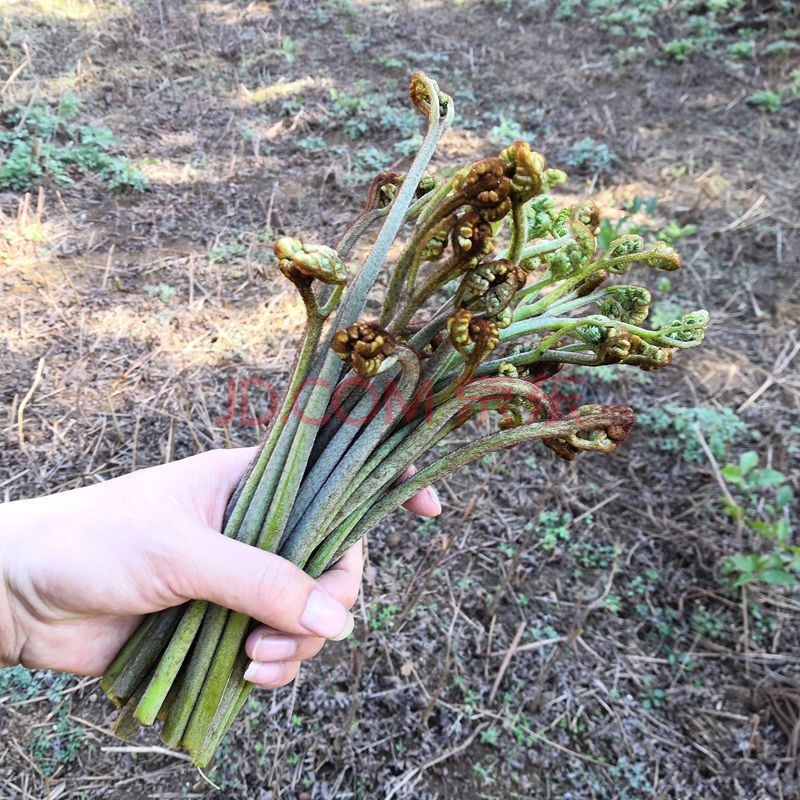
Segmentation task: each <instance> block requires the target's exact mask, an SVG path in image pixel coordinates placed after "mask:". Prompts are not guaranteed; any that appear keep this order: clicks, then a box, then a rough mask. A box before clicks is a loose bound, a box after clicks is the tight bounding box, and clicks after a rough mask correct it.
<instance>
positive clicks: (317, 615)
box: [175, 529, 353, 639]
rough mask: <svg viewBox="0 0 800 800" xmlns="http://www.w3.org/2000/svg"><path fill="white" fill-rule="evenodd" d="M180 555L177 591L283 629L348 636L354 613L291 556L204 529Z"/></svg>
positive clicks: (186, 596) (188, 597)
mask: <svg viewBox="0 0 800 800" xmlns="http://www.w3.org/2000/svg"><path fill="white" fill-rule="evenodd" d="M199 537H200V540H199V541H198V537H197V536H191V537H186V539H187V541H186V544H185V546H184V548H183V551H182V552H181V553H180V554H178V564H177V569H176V570H175V573H176V574H177V577H178V579H177V583H178V585H177V586H176V590H177V593H178V594H179V595H180V596H182V597H185V598H186V599H187V600H189V599H193V600H194V599H196V600H208V601H210V602H212V603H216V604H217V605H220V606H224V607H225V608H230V609H232V610H233V611H239V612H241V613H243V614H247V615H248V616H250V617H253V618H254V619H256V620H258V621H259V622H262V623H263V624H265V625H268V626H270V627H271V628H275V629H277V630H280V631H285V632H286V633H292V634H312V635H314V636H321V637H323V638H325V639H344V638H345V637H347V636H349V635H350V633H351V631H352V630H353V616H352V614H350V612H349V611H348V610H347V609H346V608H345V607H344V606H343V605H342V604H341V603H340V602H339V601H338V600H337V599H336V598H335V597H333V595H331V594H329V593H328V592H327V591H325V589H324V588H323V586H322V585H321V584H320V583H319V582H318V581H316V580H314V579H313V578H312V577H311V576H309V575H306V573H305V572H303V571H302V570H301V569H300V568H299V567H296V566H295V565H294V564H292V563H291V562H289V561H287V560H286V559H285V558H281V557H280V556H277V555H275V554H274V553H267V552H265V551H263V550H259V549H258V548H257V547H251V546H250V545H246V544H244V543H242V542H237V541H236V540H235V539H229V538H228V537H226V536H222V535H220V534H219V533H217V532H215V531H213V530H210V529H204V530H203V531H202V532H201V533H200V534H199Z"/></svg>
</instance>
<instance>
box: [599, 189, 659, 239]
mask: <svg viewBox="0 0 800 800" xmlns="http://www.w3.org/2000/svg"><path fill="white" fill-rule="evenodd" d="M657 204H658V198H657V197H650V198H648V199H647V200H644V199H643V198H641V197H639V195H638V194H637V195H634V197H633V199H632V200H631V201H630V202H626V203H625V204H624V205H623V208H624V209H625V212H626V213H625V214H624V216H622V217H620V218H619V219H618V220H616V221H615V222H611V220H609V219H602V220H600V229H599V231H598V233H597V241H598V243H599V244H600V245H601V246H602V247H608V245H610V244H611V242H613V241H614V239H616V238H617V237H619V236H622V235H623V234H631V233H634V234H636V233H643V232H644V228H643V227H642V226H641V225H634V224H633V223H632V222H631V217H632V216H634V215H635V214H638V213H639V212H642V213H644V214H647V215H648V216H650V215H652V214H653V213H654V212H655V210H656V205H657Z"/></svg>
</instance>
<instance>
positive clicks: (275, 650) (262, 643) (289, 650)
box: [253, 634, 297, 661]
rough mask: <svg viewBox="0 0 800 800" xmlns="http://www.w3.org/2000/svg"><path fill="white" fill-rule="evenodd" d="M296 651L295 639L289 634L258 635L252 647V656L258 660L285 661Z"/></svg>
mask: <svg viewBox="0 0 800 800" xmlns="http://www.w3.org/2000/svg"><path fill="white" fill-rule="evenodd" d="M296 652H297V640H296V639H292V637H291V636H276V635H274V634H270V635H267V636H259V638H258V641H256V644H255V647H254V648H253V656H254V658H256V659H257V660H258V661H286V660H287V659H290V658H292V656H294V655H295V653H296Z"/></svg>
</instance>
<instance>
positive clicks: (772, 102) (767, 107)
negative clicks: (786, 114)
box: [747, 90, 782, 113]
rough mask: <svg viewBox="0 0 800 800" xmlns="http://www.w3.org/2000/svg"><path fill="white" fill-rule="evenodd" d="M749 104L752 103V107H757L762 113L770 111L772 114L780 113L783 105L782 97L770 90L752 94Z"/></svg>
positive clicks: (748, 99)
mask: <svg viewBox="0 0 800 800" xmlns="http://www.w3.org/2000/svg"><path fill="white" fill-rule="evenodd" d="M747 102H748V103H750V105H751V106H756V107H757V108H760V109H761V110H762V111H769V112H770V113H773V112H775V111H780V108H781V104H782V101H781V96H780V95H779V94H778V93H777V92H771V91H768V90H766V91H763V92H755V93H754V94H751V95H750V97H748V98H747Z"/></svg>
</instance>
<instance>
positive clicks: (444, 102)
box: [102, 72, 708, 766]
mask: <svg viewBox="0 0 800 800" xmlns="http://www.w3.org/2000/svg"><path fill="white" fill-rule="evenodd" d="M410 95H411V100H412V102H413V104H414V105H415V106H416V108H417V109H418V110H419V111H420V112H421V113H422V115H423V116H424V117H425V118H426V120H427V133H426V135H425V138H424V140H423V142H422V145H421V146H420V149H419V152H418V153H417V155H416V157H415V159H414V161H413V163H412V165H411V167H410V168H409V170H408V172H407V173H406V174H405V175H398V174H396V173H383V174H381V175H378V176H377V177H376V178H375V179H374V180H373V182H372V184H371V187H370V191H369V193H368V198H367V203H366V207H365V208H364V210H363V211H362V212H361V213H360V214H359V215H358V216H357V217H356V219H355V220H354V221H353V223H352V224H351V225H350V227H349V228H348V229H347V231H346V232H345V233H344V235H343V237H342V238H341V240H340V241H339V243H338V245H337V247H336V248H332V247H327V246H324V245H315V244H309V243H306V242H301V241H299V240H298V239H294V238H291V237H284V238H282V239H280V240H278V242H277V243H276V244H275V255H276V257H277V265H278V268H279V269H280V271H281V272H282V273H283V275H284V276H285V277H286V278H288V279H289V280H290V281H291V282H292V283H293V284H294V285H295V287H296V288H297V291H298V292H299V294H300V297H301V298H302V301H303V303H304V304H305V308H306V312H307V321H306V329H305V335H304V338H303V342H302V345H301V347H300V349H299V351H298V354H297V358H296V362H295V365H294V370H293V372H292V375H291V377H290V379H289V381H288V385H287V388H286V391H285V394H284V398H283V401H282V403H281V407H280V408H279V410H278V412H277V413H276V414H275V415H274V416H273V419H272V423H271V427H270V429H269V431H268V434H267V436H266V438H265V440H264V442H263V443H262V445H261V448H260V450H259V452H258V455H257V457H256V458H255V459H254V461H253V463H252V464H251V466H250V468H249V470H248V471H247V473H246V474H245V476H244V477H243V478H242V481H241V482H240V485H239V487H238V488H237V490H236V492H235V493H234V495H233V496H232V497H231V499H230V501H229V504H228V508H227V510H226V514H225V519H224V526H223V531H222V533H223V534H224V535H225V536H230V537H235V538H236V539H238V540H240V541H242V542H245V543H247V544H249V545H252V546H254V547H260V548H263V549H265V550H269V551H271V552H275V553H279V554H280V555H282V556H283V557H285V558H287V559H289V560H291V561H292V562H293V563H295V564H297V565H299V566H300V567H302V568H304V569H305V570H306V571H307V572H309V573H310V574H311V575H313V576H318V575H320V574H321V573H322V572H323V571H324V570H325V569H326V568H327V567H328V566H329V565H330V564H331V563H333V562H334V561H336V559H338V558H339V557H340V556H341V555H342V553H343V552H344V551H345V550H346V549H347V548H348V547H349V546H351V544H352V543H353V542H355V541H357V540H358V539H359V538H360V537H362V536H364V534H366V533H367V532H368V531H369V530H370V529H371V528H373V527H374V526H375V525H377V524H378V523H379V522H380V521H381V520H383V519H384V518H385V517H386V516H387V515H388V514H390V513H391V512H392V511H394V510H395V509H396V508H397V507H398V506H400V505H401V504H402V503H403V502H405V501H406V500H407V499H408V498H410V497H411V496H412V495H413V494H414V493H416V492H417V491H419V490H420V489H421V488H423V487H425V486H428V485H430V484H432V483H434V482H435V481H437V480H440V479H441V478H444V477H445V476H447V475H449V474H450V473H452V472H453V471H454V470H456V469H458V468H459V467H461V466H463V465H466V464H469V463H470V462H472V461H475V460H476V459H479V458H481V457H482V456H484V455H486V454H487V453H490V452H492V451H494V450H498V449H500V448H506V447H511V446H514V445H517V444H522V443H525V442H534V441H540V442H542V443H543V444H545V445H546V446H548V447H549V448H550V449H552V450H553V451H555V452H556V453H557V454H558V455H560V456H561V457H563V458H567V459H572V458H574V457H575V455H576V454H577V453H579V452H581V451H596V452H610V451H612V450H614V449H615V448H616V447H617V445H618V444H619V443H620V442H621V441H623V440H624V439H625V438H626V437H627V436H628V434H629V432H630V430H631V428H632V426H633V423H634V416H633V412H632V411H631V410H630V409H629V408H627V407H625V406H599V405H585V406H582V407H580V408H578V409H577V410H576V411H574V412H572V413H570V414H569V415H567V416H565V417H563V418H560V419H559V418H558V415H557V414H556V413H555V411H554V408H553V404H552V403H551V402H550V401H549V398H548V396H547V395H546V393H545V392H544V391H543V388H542V382H543V380H546V379H548V378H552V376H553V375H554V374H555V373H556V372H557V371H558V370H560V369H561V367H562V366H563V365H564V364H578V365H584V366H592V365H603V364H629V365H632V366H636V367H639V368H641V369H645V370H651V369H657V368H659V367H662V366H665V365H666V364H669V363H670V361H671V359H672V355H673V352H674V351H675V350H676V349H681V348H687V347H694V346H696V345H698V344H699V343H700V342H701V341H702V338H703V333H704V331H705V328H706V326H707V324H708V314H707V313H706V312H705V311H696V312H694V313H691V314H686V315H685V316H683V317H682V318H681V319H678V320H675V321H674V322H672V323H670V324H669V325H666V326H663V327H661V328H658V329H655V330H653V329H650V328H647V327H644V322H645V320H646V318H647V314H648V307H649V303H650V295H649V293H648V292H647V290H646V289H643V288H641V287H638V286H629V285H625V284H619V283H610V282H609V280H610V279H611V278H612V276H617V275H623V274H625V273H626V272H627V271H628V269H629V268H630V267H631V266H632V265H634V264H641V265H645V266H647V267H650V268H653V269H661V270H674V269H677V268H678V267H679V266H680V257H679V256H678V254H677V253H676V252H675V251H674V250H673V249H672V248H670V247H667V246H666V245H664V244H662V243H660V242H658V243H655V244H646V243H645V241H644V240H643V239H642V238H641V237H639V236H633V235H625V236H620V237H619V238H618V239H616V240H615V241H613V242H611V244H610V245H609V246H608V247H607V248H606V250H605V252H599V251H598V245H597V239H596V236H595V233H596V230H597V227H598V224H599V221H600V220H599V212H598V210H597V208H596V207H595V206H594V205H593V204H591V203H585V204H582V205H576V206H573V207H570V208H559V207H558V206H557V205H556V203H555V202H554V200H553V198H552V196H551V195H550V194H549V191H550V189H551V188H552V187H553V186H554V185H556V184H559V183H562V182H563V181H564V180H566V175H565V174H564V173H563V172H561V171H560V170H556V169H548V168H547V166H546V164H545V159H544V157H543V156H542V155H541V154H539V153H537V152H534V151H532V150H531V148H530V147H529V145H528V144H526V143H525V142H522V141H517V142H514V144H512V145H511V146H510V147H508V148H506V149H505V150H503V151H502V152H501V153H500V154H499V155H498V156H497V157H494V158H486V159H483V160H481V161H478V162H475V163H473V164H469V165H467V166H465V167H463V168H461V169H458V170H456V171H454V172H452V173H450V174H448V175H444V176H442V175H433V174H430V173H428V172H426V168H427V166H428V164H429V162H430V160H431V157H432V156H433V153H434V150H435V148H436V145H437V143H438V141H439V139H440V138H441V136H442V134H443V133H444V132H445V130H446V129H447V128H448V126H449V124H450V121H451V120H452V116H453V101H452V99H451V98H450V97H449V96H448V95H446V94H445V93H443V92H442V91H440V89H439V87H438V86H437V84H436V83H435V81H433V80H431V79H430V78H428V77H427V76H425V75H424V74H422V73H419V72H418V73H415V74H414V75H413V77H412V80H411V89H410ZM381 220H382V226H381V228H380V231H379V233H378V234H377V238H376V239H375V242H374V244H373V246H372V248H371V249H370V251H369V254H368V255H367V257H366V259H365V260H364V262H363V264H361V265H360V267H359V268H358V269H357V270H355V269H352V268H348V264H347V262H348V261H349V260H350V254H351V252H352V250H353V246H354V244H355V243H356V242H357V241H358V239H359V238H360V237H361V236H362V235H364V234H365V233H366V232H367V231H368V230H369V229H370V228H371V227H372V226H373V225H375V224H376V223H377V222H378V221H381ZM404 230H405V231H408V233H407V236H406V240H405V244H404V247H403V249H402V251H401V252H400V255H399V256H398V257H397V258H396V259H395V260H394V263H393V264H392V266H391V268H387V267H386V262H387V258H388V255H389V252H390V249H391V247H392V245H393V244H394V242H395V239H396V238H397V236H398V234H399V233H400V232H401V231H404ZM376 282H377V283H379V284H381V287H380V288H379V289H378V290H376V291H375V293H374V295H373V297H374V296H376V295H377V296H378V297H380V296H382V298H383V303H382V308H381V312H380V315H379V318H378V319H377V320H369V319H364V318H362V314H363V311H364V308H365V305H366V303H367V300H368V297H369V296H370V292H372V290H373V288H374V287H375V285H376ZM486 411H491V412H494V413H495V414H496V415H497V417H498V418H499V424H498V426H497V430H496V431H495V432H492V433H488V434H485V435H483V436H481V437H480V438H477V439H476V440H475V441H472V442H469V443H468V444H465V445H462V446H461V447H458V448H457V449H454V450H452V451H451V452H448V453H446V454H445V455H441V456H438V457H436V458H434V459H433V460H432V461H430V463H428V464H427V466H425V467H424V468H423V469H421V470H420V471H419V472H417V473H416V474H415V475H414V476H413V477H411V478H410V479H408V480H407V481H405V482H404V483H401V484H400V485H397V479H398V477H399V476H400V475H401V474H402V473H403V472H404V471H405V470H406V468H407V467H408V466H409V465H411V464H412V463H414V462H416V461H419V460H421V459H424V457H425V454H426V453H428V452H429V451H431V450H432V449H433V448H436V447H437V446H438V445H440V444H441V443H442V442H443V440H445V438H446V437H447V435H448V434H449V433H450V432H451V431H453V430H454V429H455V428H457V427H459V426H461V425H463V424H464V423H466V422H467V421H468V420H470V419H472V418H474V417H475V415H476V414H478V413H481V412H486ZM319 420H323V422H322V423H320V422H318V421H319ZM437 452H438V450H437ZM252 624H253V623H252V621H251V620H250V619H249V618H247V617H246V616H245V615H243V614H239V613H235V612H232V611H228V610H227V609H224V608H221V607H218V606H215V605H213V604H210V603H207V602H203V601H194V602H190V603H187V604H186V605H184V606H181V607H178V608H172V609H168V610H166V611H164V612H161V613H159V614H153V615H151V616H149V617H147V618H146V619H145V620H144V622H143V623H142V624H141V626H140V627H139V629H138V630H137V631H136V632H135V633H134V634H133V636H132V637H131V639H130V640H129V641H128V643H127V644H126V645H125V647H124V648H123V649H122V650H121V651H120V653H119V655H118V656H117V658H116V659H115V661H114V662H113V664H112V665H111V666H110V667H109V669H108V671H107V673H106V675H105V677H104V678H103V682H102V685H103V688H104V689H105V691H106V693H107V694H108V695H109V697H111V699H112V700H113V701H114V702H115V703H116V704H117V705H118V706H119V707H120V708H121V712H120V714H119V716H118V718H117V722H116V731H117V733H118V734H119V735H120V736H122V737H126V736H130V735H131V734H132V733H133V732H134V731H135V730H136V729H137V728H138V727H139V726H142V725H152V724H153V723H155V722H156V720H158V719H160V720H162V722H163V726H162V732H161V737H162V739H163V741H164V742H165V743H166V744H168V745H170V746H172V747H182V748H184V749H186V750H187V751H188V752H189V753H190V754H191V756H192V758H193V759H194V761H195V763H196V764H198V765H200V766H203V765H206V764H207V763H208V762H209V760H210V759H211V757H212V756H213V754H214V751H215V749H216V747H217V746H218V744H219V743H220V741H221V739H222V737H223V736H224V734H225V732H226V731H227V730H228V728H229V727H230V725H231V723H232V722H233V720H234V718H235V717H236V715H237V714H238V712H239V710H240V709H241V708H242V705H243V704H244V702H245V700H246V698H247V696H248V694H249V693H250V691H251V688H252V685H251V684H249V683H248V682H246V681H245V680H244V672H245V669H246V666H247V658H246V656H245V654H244V646H243V645H244V640H245V638H246V636H247V634H248V631H249V629H250V627H251V625H252Z"/></svg>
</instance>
